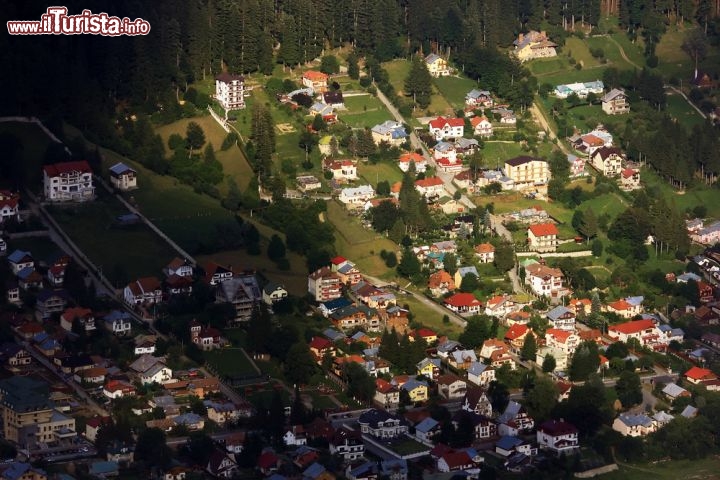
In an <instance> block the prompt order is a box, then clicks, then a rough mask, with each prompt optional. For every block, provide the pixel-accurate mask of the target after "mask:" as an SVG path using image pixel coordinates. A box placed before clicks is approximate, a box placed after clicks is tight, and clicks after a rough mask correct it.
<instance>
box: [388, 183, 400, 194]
mask: <svg viewBox="0 0 720 480" xmlns="http://www.w3.org/2000/svg"><path fill="white" fill-rule="evenodd" d="M401 188H402V182H395V183H393V184H392V186H391V187H390V191H391V192H392V193H400V189H401Z"/></svg>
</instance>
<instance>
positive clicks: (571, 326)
mask: <svg viewBox="0 0 720 480" xmlns="http://www.w3.org/2000/svg"><path fill="white" fill-rule="evenodd" d="M545 316H546V317H547V318H548V320H549V321H550V323H551V324H552V326H553V328H556V329H560V330H566V331H571V332H572V331H574V330H575V317H576V314H575V312H574V311H573V310H571V309H569V308H567V307H564V306H562V305H558V306H557V307H555V308H553V309H552V310H550V311H549V312H548V313H547V314H546V315H545Z"/></svg>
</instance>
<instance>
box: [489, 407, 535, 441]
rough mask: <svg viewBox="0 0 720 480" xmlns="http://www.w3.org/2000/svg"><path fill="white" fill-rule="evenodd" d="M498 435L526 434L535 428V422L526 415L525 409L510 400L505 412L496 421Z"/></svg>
mask: <svg viewBox="0 0 720 480" xmlns="http://www.w3.org/2000/svg"><path fill="white" fill-rule="evenodd" d="M496 421H497V424H498V434H500V435H517V434H518V433H527V432H529V431H531V430H532V429H533V428H534V427H535V421H534V420H533V418H532V417H531V416H530V415H528V413H527V410H525V407H523V406H522V405H520V404H519V403H518V402H516V401H514V400H510V401H509V402H508V404H507V407H505V411H504V412H503V413H502V415H500V416H499V417H498V418H497V419H496Z"/></svg>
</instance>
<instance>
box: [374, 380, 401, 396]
mask: <svg viewBox="0 0 720 480" xmlns="http://www.w3.org/2000/svg"><path fill="white" fill-rule="evenodd" d="M375 390H377V391H378V392H380V393H389V392H392V391H393V390H396V388H395V385H392V384H391V383H390V382H388V381H387V380H383V379H382V378H378V379H377V380H375Z"/></svg>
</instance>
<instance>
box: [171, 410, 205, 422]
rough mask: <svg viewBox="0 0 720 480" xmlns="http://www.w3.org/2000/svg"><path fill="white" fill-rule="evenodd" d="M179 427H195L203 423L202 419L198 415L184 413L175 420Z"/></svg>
mask: <svg viewBox="0 0 720 480" xmlns="http://www.w3.org/2000/svg"><path fill="white" fill-rule="evenodd" d="M173 421H174V422H175V423H177V424H178V425H193V424H196V423H199V422H200V421H202V417H201V416H200V415H198V414H197V413H183V414H182V415H178V416H177V417H174V418H173Z"/></svg>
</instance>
